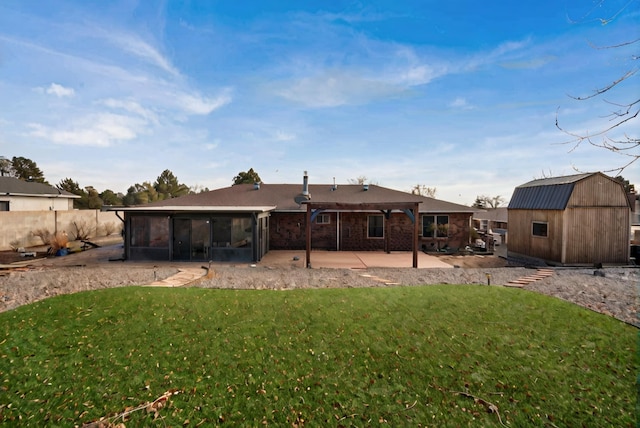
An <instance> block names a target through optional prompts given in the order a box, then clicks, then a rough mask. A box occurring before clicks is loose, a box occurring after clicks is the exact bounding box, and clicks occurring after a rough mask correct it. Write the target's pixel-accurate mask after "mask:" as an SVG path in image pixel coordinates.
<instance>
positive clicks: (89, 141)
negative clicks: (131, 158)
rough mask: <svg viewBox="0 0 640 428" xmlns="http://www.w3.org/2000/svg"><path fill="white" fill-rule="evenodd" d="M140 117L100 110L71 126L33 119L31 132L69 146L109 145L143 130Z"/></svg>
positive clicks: (30, 126)
mask: <svg viewBox="0 0 640 428" xmlns="http://www.w3.org/2000/svg"><path fill="white" fill-rule="evenodd" d="M144 125H145V122H144V121H142V120H139V119H135V118H131V117H127V116H123V115H117V114H111V113H101V114H96V115H90V116H87V117H85V118H83V119H82V120H79V121H77V122H76V123H73V124H71V125H70V126H68V127H52V126H45V125H42V124H39V123H30V124H28V128H29V129H30V131H29V132H28V135H30V136H32V137H36V138H41V139H44V140H47V141H50V142H52V143H54V144H60V145H70V146H91V147H109V146H112V145H113V144H115V143H117V142H119V141H127V140H133V139H135V138H137V137H138V135H139V134H140V133H142V131H143V130H144Z"/></svg>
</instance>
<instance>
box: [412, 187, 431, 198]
mask: <svg viewBox="0 0 640 428" xmlns="http://www.w3.org/2000/svg"><path fill="white" fill-rule="evenodd" d="M436 191H437V189H436V188H435V187H427V186H426V185H424V184H416V185H415V186H413V187H412V188H411V194H412V195H420V196H426V197H428V198H435V197H436Z"/></svg>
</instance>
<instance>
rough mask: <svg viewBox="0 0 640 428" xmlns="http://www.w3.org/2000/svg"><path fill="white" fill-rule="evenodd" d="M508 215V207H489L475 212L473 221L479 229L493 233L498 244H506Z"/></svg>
mask: <svg viewBox="0 0 640 428" xmlns="http://www.w3.org/2000/svg"><path fill="white" fill-rule="evenodd" d="M508 217H509V215H508V212H507V207H498V208H487V209H485V210H482V211H476V212H474V213H473V223H474V226H475V227H476V228H477V229H478V230H479V231H481V232H485V233H489V234H493V235H494V237H495V238H496V239H495V240H496V241H497V243H498V244H506V243H507V224H508ZM498 235H499V239H497V238H498Z"/></svg>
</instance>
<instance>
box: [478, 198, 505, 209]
mask: <svg viewBox="0 0 640 428" xmlns="http://www.w3.org/2000/svg"><path fill="white" fill-rule="evenodd" d="M504 202H505V200H504V198H503V197H502V196H500V195H496V196H487V195H480V196H476V201H475V202H474V203H473V205H472V206H473V207H475V208H498V207H500V206H501V205H502V204H504Z"/></svg>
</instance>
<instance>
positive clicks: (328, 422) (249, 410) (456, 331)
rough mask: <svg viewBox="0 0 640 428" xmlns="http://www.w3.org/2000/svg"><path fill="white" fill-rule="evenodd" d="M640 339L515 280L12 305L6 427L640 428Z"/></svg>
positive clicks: (191, 292)
mask: <svg viewBox="0 0 640 428" xmlns="http://www.w3.org/2000/svg"><path fill="white" fill-rule="evenodd" d="M637 334H638V330H637V329H636V328H634V327H631V326H628V325H626V324H623V323H621V322H619V321H616V320H615V319H612V318H609V317H606V316H603V315H600V314H596V313H593V312H590V311H588V310H585V309H582V308H579V307H578V306H575V305H572V304H569V303H565V302H562V301H560V300H556V299H553V298H549V297H546V296H542V295H538V294H534V293H530V292H526V291H522V290H516V289H509V288H500V287H485V286H425V287H398V288H371V289H323V290H296V291H238V290H211V289H198V288H184V289H167V288H142V287H129V288H115V289H108V290H100V291H93V292H85V293H79V294H75V295H68V296H59V297H55V298H51V299H48V300H45V301H42V302H38V303H35V304H32V305H29V306H25V307H22V308H19V309H17V310H13V311H9V312H6V313H3V314H0V335H1V336H0V379H1V382H2V387H1V389H0V423H2V424H4V425H7V426H12V425H16V424H18V423H19V424H20V425H22V426H38V427H39V426H44V425H47V426H73V425H74V424H75V425H82V424H83V423H86V422H89V421H93V420H97V419H99V418H101V417H112V416H115V415H117V414H120V413H123V412H125V411H126V410H130V409H132V408H135V407H137V406H143V405H145V404H146V403H150V402H153V401H154V400H156V399H157V398H159V397H161V396H163V394H165V393H166V392H168V391H171V392H172V393H174V394H173V395H171V396H170V397H169V398H168V400H167V401H166V402H165V403H164V404H165V406H164V407H160V406H158V405H154V406H153V407H151V408H150V409H151V410H153V411H151V412H149V411H148V410H149V409H147V410H139V411H135V412H133V413H131V414H129V415H127V416H126V417H125V418H124V419H125V423H126V424H127V426H158V427H164V426H181V425H183V424H186V425H188V426H199V425H201V426H210V425H218V424H220V425H230V426H237V425H245V426H258V425H261V424H263V423H265V424H268V425H276V426H292V425H293V426H302V425H308V426H377V425H388V426H401V425H411V426H474V427H480V426H500V424H501V423H503V424H505V425H507V426H513V427H522V426H541V427H545V426H546V427H554V426H558V427H560V426H617V427H624V426H634V425H635V419H636V408H635V406H636V374H637V372H638V356H637V353H636V340H637ZM110 421H111V422H119V421H122V418H120V419H119V420H118V421H116V420H113V419H110Z"/></svg>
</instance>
